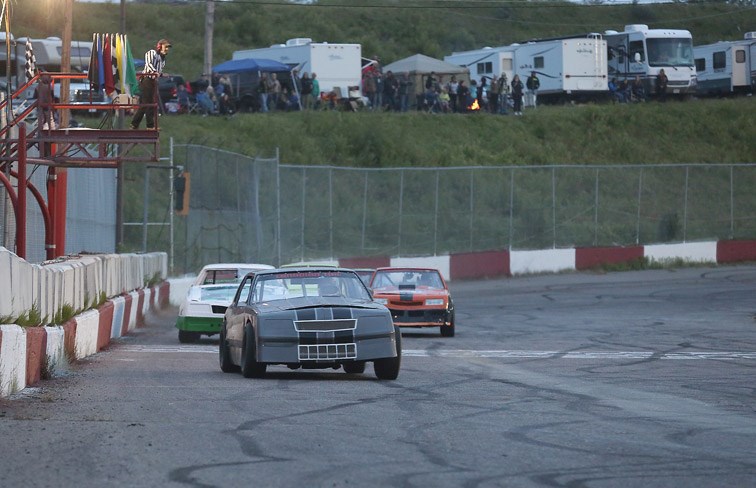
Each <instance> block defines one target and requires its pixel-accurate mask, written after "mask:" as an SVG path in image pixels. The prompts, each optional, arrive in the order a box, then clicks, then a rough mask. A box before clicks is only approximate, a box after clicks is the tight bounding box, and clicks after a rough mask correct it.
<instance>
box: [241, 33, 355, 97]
mask: <svg viewBox="0 0 756 488" xmlns="http://www.w3.org/2000/svg"><path fill="white" fill-rule="evenodd" d="M249 58H252V59H272V60H274V61H278V62H280V63H283V64H286V65H288V66H289V67H291V68H292V69H294V68H296V69H297V70H298V71H299V76H301V75H302V74H304V73H305V72H306V73H310V74H311V73H316V74H317V75H318V82H319V83H320V91H321V92H323V93H325V92H330V91H332V90H334V88H338V89H339V90H340V91H341V96H342V97H346V96H347V94H348V93H349V91H350V89H349V87H354V86H357V87H359V88H358V89H359V90H360V91H361V85H362V46H361V45H360V44H330V43H327V42H312V39H310V38H297V39H289V40H288V41H286V44H274V45H273V46H270V47H265V48H259V49H246V50H242V51H234V53H233V55H232V57H231V59H249Z"/></svg>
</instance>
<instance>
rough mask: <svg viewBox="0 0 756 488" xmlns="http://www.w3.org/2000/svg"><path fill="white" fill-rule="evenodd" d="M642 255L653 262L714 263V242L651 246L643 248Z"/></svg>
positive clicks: (715, 247) (715, 252)
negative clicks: (677, 260) (674, 260)
mask: <svg viewBox="0 0 756 488" xmlns="http://www.w3.org/2000/svg"><path fill="white" fill-rule="evenodd" d="M643 253H644V255H645V256H646V257H647V258H649V259H651V260H653V261H666V260H673V259H682V260H684V261H693V262H704V263H716V262H717V243H716V242H684V243H681V244H653V245H650V246H643Z"/></svg>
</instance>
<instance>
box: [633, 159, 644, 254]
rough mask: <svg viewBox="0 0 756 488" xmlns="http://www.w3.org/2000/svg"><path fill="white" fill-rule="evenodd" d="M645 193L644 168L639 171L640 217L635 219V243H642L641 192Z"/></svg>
mask: <svg viewBox="0 0 756 488" xmlns="http://www.w3.org/2000/svg"><path fill="white" fill-rule="evenodd" d="M642 193H643V168H641V169H640V172H639V173H638V217H637V219H636V221H635V245H636V246H637V245H639V244H640V221H641V194H642Z"/></svg>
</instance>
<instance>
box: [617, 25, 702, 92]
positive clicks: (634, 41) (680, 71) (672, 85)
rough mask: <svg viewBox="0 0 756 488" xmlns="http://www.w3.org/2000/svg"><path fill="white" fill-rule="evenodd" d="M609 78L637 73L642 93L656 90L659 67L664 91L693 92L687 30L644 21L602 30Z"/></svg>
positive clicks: (628, 77) (690, 43) (626, 77)
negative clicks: (620, 28)
mask: <svg viewBox="0 0 756 488" xmlns="http://www.w3.org/2000/svg"><path fill="white" fill-rule="evenodd" d="M604 37H605V38H606V41H607V45H608V49H609V52H608V56H609V77H610V78H617V80H618V81H622V80H628V81H632V80H633V79H634V78H635V77H636V76H639V77H640V78H641V80H643V83H644V85H645V88H646V93H649V94H655V93H656V86H655V82H656V77H657V76H658V75H659V72H660V71H661V70H662V69H663V70H664V73H665V74H666V75H667V78H668V80H669V81H668V84H667V93H668V94H670V95H687V94H691V93H694V92H695V91H696V81H697V80H696V68H695V66H694V64H693V36H692V35H691V34H690V32H689V31H687V30H678V29H649V28H648V26H647V25H644V24H633V25H626V26H625V30H624V31H622V32H617V31H612V30H610V31H606V32H605V33H604Z"/></svg>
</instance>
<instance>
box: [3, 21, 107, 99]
mask: <svg viewBox="0 0 756 488" xmlns="http://www.w3.org/2000/svg"><path fill="white" fill-rule="evenodd" d="M10 40H11V69H10V72H11V73H10V74H11V80H10V81H11V84H10V86H11V88H12V89H16V87H20V86H23V85H24V84H25V83H26V76H25V64H26V42H27V40H30V41H31V45H32V49H33V50H34V58H35V59H36V62H37V69H38V70H42V71H49V72H60V71H61V62H62V59H61V54H62V51H63V49H62V46H63V41H61V39H60V38H59V37H47V38H45V39H30V38H27V37H19V38H16V39H14V38H13V35H12V34H11V36H10ZM0 44H2V46H0V50H2V55H0V61H1V62H2V64H0V66H2V67H3V68H5V67H6V66H7V64H6V58H7V50H6V49H7V48H6V46H5V44H6V38H5V35H2V36H1V37H0ZM91 55H92V42H86V41H72V42H71V72H74V73H75V72H85V71H86V70H87V68H88V67H89V59H90V57H91ZM55 96H56V97H60V84H56V85H55ZM33 97H34V87H31V88H29V92H28V93H26V98H33ZM90 100H91V101H93V102H102V101H103V100H104V94H102V93H90V87H89V83H88V82H86V81H79V80H71V81H70V95H69V101H71V102H74V103H75V102H80V103H84V102H89V101H90Z"/></svg>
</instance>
